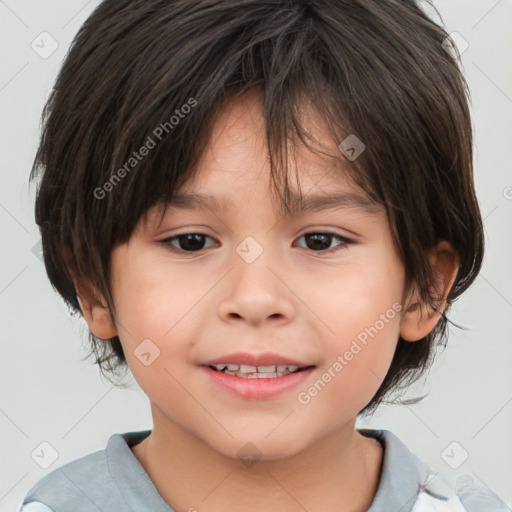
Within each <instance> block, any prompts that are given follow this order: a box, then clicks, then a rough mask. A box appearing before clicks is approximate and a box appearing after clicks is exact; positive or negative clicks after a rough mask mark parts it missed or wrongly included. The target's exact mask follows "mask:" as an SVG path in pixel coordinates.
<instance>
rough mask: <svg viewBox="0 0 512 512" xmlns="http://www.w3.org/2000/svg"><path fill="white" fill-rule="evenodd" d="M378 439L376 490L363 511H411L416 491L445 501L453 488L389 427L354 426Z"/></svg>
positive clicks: (416, 496)
mask: <svg viewBox="0 0 512 512" xmlns="http://www.w3.org/2000/svg"><path fill="white" fill-rule="evenodd" d="M357 430H358V432H359V433H360V434H362V435H364V436H366V437H373V438H375V439H377V440H378V441H380V443H381V444H382V446H383V448H384V456H383V462H382V474H381V478H380V483H379V487H378V489H377V494H376V495H375V498H374V500H373V502H372V504H371V506H370V508H369V509H368V510H367V512H388V511H389V510H393V511H394V512H411V511H412V510H413V507H414V503H415V502H416V500H417V498H418V494H419V493H420V492H426V493H427V494H430V495H431V496H432V497H434V498H437V499H439V500H441V501H447V500H448V499H449V498H450V497H451V496H452V495H453V491H452V489H451V488H450V487H449V486H448V484H447V483H446V482H445V481H444V480H443V479H442V478H441V477H440V476H439V475H438V474H435V473H434V472H433V471H432V470H431V469H430V467H429V466H428V465H427V464H426V463H425V462H423V461H422V460H421V459H419V458H418V457H417V456H416V455H414V454H413V453H411V452H410V451H409V449H408V448H407V446H405V444H404V443H402V441H400V439H398V437H396V436H395V435H394V434H393V433H392V432H390V431H389V430H374V429H366V428H362V429H357Z"/></svg>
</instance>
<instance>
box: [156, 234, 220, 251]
mask: <svg viewBox="0 0 512 512" xmlns="http://www.w3.org/2000/svg"><path fill="white" fill-rule="evenodd" d="M207 238H210V239H211V237H209V236H207V235H204V234H202V233H183V234H181V235H176V236H172V237H170V238H166V239H165V240H162V243H163V244H165V245H167V246H169V247H170V248H171V249H172V250H176V251H178V252H199V251H202V250H204V249H205V248H206V247H205V246H204V245H205V240H206V239H207ZM176 245H178V246H179V247H176Z"/></svg>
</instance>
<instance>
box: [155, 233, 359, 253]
mask: <svg viewBox="0 0 512 512" xmlns="http://www.w3.org/2000/svg"><path fill="white" fill-rule="evenodd" d="M207 238H209V239H210V240H213V239H212V238H211V237H209V236H208V235H204V234H202V233H183V234H181V235H176V236H172V237H170V238H166V239H165V240H162V243H163V244H164V245H166V246H167V247H169V248H170V249H171V250H173V251H175V252H182V253H183V252H199V251H202V250H204V249H205V248H206V247H204V242H205V240H206V239H207ZM301 238H304V239H305V240H306V247H305V248H306V249H310V250H312V251H313V252H334V251H337V250H340V249H343V248H344V247H346V246H347V245H348V244H350V243H351V241H350V240H349V239H348V238H345V237H343V236H341V235H337V234H335V233H328V232H327V233H323V232H322V233H316V232H312V233H305V234H303V235H302V236H300V237H299V238H298V239H297V240H300V239H301ZM335 238H337V239H338V240H340V243H339V244H338V245H336V246H334V247H333V248H330V249H329V246H330V245H331V244H332V241H333V239H335ZM175 242H177V243H178V244H179V245H180V247H176V245H174V244H175ZM317 249H318V250H317Z"/></svg>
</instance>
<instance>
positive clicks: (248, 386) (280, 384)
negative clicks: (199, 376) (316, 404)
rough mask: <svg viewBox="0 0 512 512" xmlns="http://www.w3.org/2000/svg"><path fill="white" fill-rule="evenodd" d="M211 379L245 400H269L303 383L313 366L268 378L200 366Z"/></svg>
mask: <svg viewBox="0 0 512 512" xmlns="http://www.w3.org/2000/svg"><path fill="white" fill-rule="evenodd" d="M201 368H202V369H203V371H205V372H206V374H207V375H208V377H209V378H210V379H211V381H212V382H213V383H214V384H215V385H217V386H219V387H220V388H221V389H224V390H226V391H229V392H231V393H233V394H234V395H236V396H239V397H240V398H244V399H246V400H269V399H271V398H276V397H278V396H279V395H282V394H283V393H285V392H286V391H289V390H291V389H293V388H295V387H297V386H299V384H301V383H303V382H304V381H305V380H306V379H307V378H308V377H309V376H310V375H311V373H312V371H313V370H314V367H311V368H307V369H305V370H301V371H299V372H294V373H290V374H289V375H284V376H283V377H274V378H270V379H247V378H245V377H237V376H236V375H226V374H225V373H222V372H218V371H215V370H212V369H211V368H210V367H209V366H201Z"/></svg>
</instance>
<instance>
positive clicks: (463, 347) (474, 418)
mask: <svg viewBox="0 0 512 512" xmlns="http://www.w3.org/2000/svg"><path fill="white" fill-rule="evenodd" d="M97 4H98V1H97V0H92V1H89V2H86V1H84V0H66V1H64V0H62V1H56V0H53V1H50V0H38V1H29V0H5V1H0V17H1V19H0V34H1V38H2V43H1V47H0V52H1V54H0V56H1V70H0V104H1V120H2V123H1V134H0V141H1V143H2V151H1V152H0V162H1V177H0V180H1V187H0V226H1V247H2V249H1V251H0V308H1V309H0V311H1V323H0V336H1V355H0V358H1V359H0V368H1V375H0V383H1V395H0V429H1V430H0V431H1V434H2V435H1V437H0V443H1V455H0V461H1V470H0V512H8V511H13V510H18V507H19V505H20V503H21V499H22V497H23V496H24V495H25V493H26V492H27V490H28V489H29V487H30V486H31V485H32V484H33V483H35V482H36V481H37V480H39V479H40V478H41V477H42V476H44V475H45V474H46V473H48V472H49V471H51V470H53V469H55V468H56V467H58V466H61V465H63V464H65V463H66V462H69V461H71V460H73V459H76V458H78V457H81V456H83V455H86V454H88V453H91V452H93V451H96V450H100V449H103V448H104V447H105V446H106V443H107V440H108V438H109V437H110V436H111V435H112V434H113V433H116V432H127V431H131V430H142V429H147V428H151V427H152V422H151V415H150V409H149V401H148V399H147V398H146V396H145V395H144V394H143V393H142V391H141V390H140V388H139V387H138V385H137V384H136V383H135V381H134V380H133V379H131V385H130V387H129V388H128V389H125V390H120V389H115V388H113V387H112V385H111V384H109V383H108V382H105V381H102V380H101V379H100V377H99V374H98V370H97V367H96V366H95V365H94V364H92V359H90V360H86V361H84V360H83V358H84V356H85V354H86V353H87V351H86V341H87V336H86V334H87V331H86V329H85V325H86V324H85V322H84V321H83V320H82V319H80V318H78V317H76V318H73V317H71V316H70V315H69V314H68V310H67V308H66V307H65V306H64V303H63V302H62V301H61V300H60V298H59V297H58V296H57V294H56V293H55V292H54V291H53V290H52V288H51V286H50V283H49V281H48V279H47V276H46V273H45V269H44V266H43V263H42V261H41V258H40V252H39V240H40V236H39V232H38V228H37V226H36V224H35V222H34V215H33V203H34V189H35V186H34V185H32V186H31V187H29V185H28V175H29V171H30V168H31V164H32V162H33V158H34V155H35V151H36V147H37V144H38V137H39V134H40V125H39V120H40V114H41V111H42V108H43V105H44V103H45V100H46V99H47V97H48V95H49V92H50V89H51V87H52V85H53V83H54V80H55V78H56V76H57V72H58V70H59V67H60V64H61V62H62V60H63V58H64V56H65V54H66V51H67V49H68V47H69V44H70V42H71V40H72V38H73V37H74V35H75V33H76V32H77V30H78V28H79V27H80V25H81V24H82V23H83V22H84V20H85V19H86V18H87V16H88V15H89V14H90V13H91V12H92V11H93V9H94V8H95V6H96V5H97ZM435 5H436V6H437V7H438V9H439V10H440V12H441V15H442V17H443V20H444V23H445V26H446V28H447V30H448V32H449V33H452V32H457V35H455V36H454V40H456V41H457V42H458V45H459V49H460V50H463V53H462V62H461V66H462V68H463V71H464V74H465V76H466V78H467V80H468V83H469V87H470V91H471V101H472V107H471V108H472V114H473V125H474V129H475V173H476V175H475V180H476V186H477V192H478V197H479V201H480V205H481V209H482V213H483V217H484V218H485V233H486V243H487V251H486V256H485V262H484V266H483V269H482V272H481V275H480V277H479V278H478V279H477V281H476V282H475V284H474V285H473V286H472V287H471V288H470V290H469V291H468V292H467V293H466V294H465V295H464V296H463V297H462V298H460V299H459V301H458V302H457V303H456V304H455V305H454V307H453V309H452V312H451V315H450V318H451V319H452V320H453V321H454V322H455V323H458V324H462V325H464V326H465V327H467V328H468V330H466V331H462V330H458V329H456V328H453V327H451V328H450V337H449V344H448V348H447V349H446V350H445V351H444V352H442V353H440V354H439V356H438V357H437V359H436V362H435V364H434V366H433V367H432V369H431V371H430V373H429V376H428V381H427V382H426V383H424V384H423V385H418V386H416V387H415V388H414V389H413V390H411V393H410V395H409V396H417V395H418V394H421V393H423V394H424V393H428V396H427V398H425V399H424V400H423V401H422V402H421V403H420V404H417V405H414V406H385V407H382V408H381V409H379V410H378V411H377V413H376V414H375V415H374V416H373V417H372V418H371V419H370V420H367V421H365V422H362V421H359V422H358V427H363V426H367V427H371V428H385V429H389V430H391V431H392V432H394V433H395V434H396V435H397V436H398V437H399V438H400V439H401V440H402V441H403V442H404V443H405V444H406V445H407V446H408V447H409V449H410V450H411V451H413V452H414V453H416V454H417V455H418V456H419V457H420V458H421V459H423V460H424V461H425V462H427V464H429V465H430V466H431V467H432V468H433V469H435V470H436V471H439V472H440V473H441V474H442V475H444V476H445V477H446V478H447V479H448V480H449V481H453V480H454V477H455V475H457V474H460V473H470V474H472V475H473V476H474V477H475V478H477V479H479V480H480V481H481V482H483V483H484V484H485V485H487V486H489V487H490V488H491V489H493V490H494V491H495V492H497V493H498V494H499V495H500V496H501V497H502V498H503V499H504V500H505V501H506V503H507V505H508V506H509V507H512V439H511V436H510V433H511V432H512V377H511V366H512V335H511V330H512V263H511V262H512V258H511V253H512V172H511V161H512V150H511V148H512V140H511V135H512V67H511V62H512V59H511V57H512V51H511V49H512V31H511V30H510V27H511V26H512V0H499V1H497V0H472V1H468V0H443V1H437V2H435ZM45 32H46V33H47V34H42V33H45ZM41 34H42V35H41ZM41 38H44V41H45V43H44V44H42V43H40V41H41ZM38 41H39V43H38ZM37 44H39V46H37ZM55 45H58V46H57V47H56V48H55V49H54V46H55ZM52 52H53V53H52ZM41 443H48V444H49V445H50V446H48V445H47V444H43V445H42V444H41ZM41 449H45V450H46V451H45V453H47V454H50V457H51V456H52V455H53V458H54V459H55V460H54V461H53V463H52V464H51V465H50V466H49V467H47V468H43V467H41V466H40V465H39V464H38V463H36V462H35V460H37V457H35V456H34V453H38V451H39V452H40V451H41ZM50 460H51V458H50V459H48V461H50Z"/></svg>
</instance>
